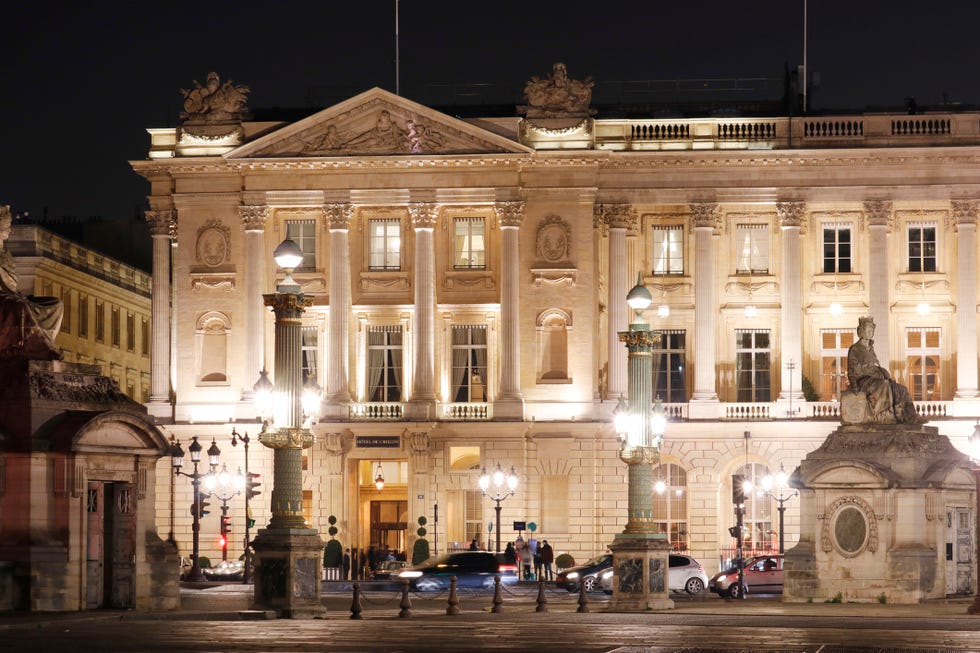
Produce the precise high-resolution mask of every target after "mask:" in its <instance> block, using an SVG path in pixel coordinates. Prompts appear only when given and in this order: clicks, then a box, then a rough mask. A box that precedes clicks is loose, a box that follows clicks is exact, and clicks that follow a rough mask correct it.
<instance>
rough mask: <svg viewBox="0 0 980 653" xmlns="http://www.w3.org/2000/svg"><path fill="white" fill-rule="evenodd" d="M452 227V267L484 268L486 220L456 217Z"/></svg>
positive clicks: (460, 268)
mask: <svg viewBox="0 0 980 653" xmlns="http://www.w3.org/2000/svg"><path fill="white" fill-rule="evenodd" d="M453 229H454V238H453V267H454V268H455V269H457V270H466V269H474V270H483V269H486V267H487V261H486V256H487V245H486V220H484V219H483V218H456V219H455V220H454V222H453Z"/></svg>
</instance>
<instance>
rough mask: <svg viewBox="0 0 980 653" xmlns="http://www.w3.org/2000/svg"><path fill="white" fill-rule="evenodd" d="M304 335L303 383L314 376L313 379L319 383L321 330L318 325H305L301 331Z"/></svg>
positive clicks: (302, 346) (302, 350)
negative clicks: (319, 341) (319, 336)
mask: <svg viewBox="0 0 980 653" xmlns="http://www.w3.org/2000/svg"><path fill="white" fill-rule="evenodd" d="M300 333H301V336H302V345H301V349H300V351H301V352H302V353H301V355H302V358H303V384H304V385H305V384H306V381H307V380H308V379H309V378H310V377H313V380H314V381H316V382H317V384H318V385H319V376H318V375H317V370H318V369H319V367H318V365H317V363H318V361H319V356H318V354H319V347H318V344H317V343H318V340H319V339H318V334H319V330H318V329H317V327H316V325H304V326H303V327H302V329H301V331H300Z"/></svg>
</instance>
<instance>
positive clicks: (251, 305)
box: [238, 206, 269, 401]
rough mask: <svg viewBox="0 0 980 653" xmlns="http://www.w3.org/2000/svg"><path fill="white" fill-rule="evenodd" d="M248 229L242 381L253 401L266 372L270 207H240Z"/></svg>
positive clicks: (244, 395)
mask: <svg viewBox="0 0 980 653" xmlns="http://www.w3.org/2000/svg"><path fill="white" fill-rule="evenodd" d="M238 214H239V215H240V216H241V218H242V228H243V229H244V230H245V339H244V340H245V342H244V345H245V351H244V356H245V362H244V365H245V370H244V375H245V376H244V377H243V379H242V383H243V386H242V400H243V401H251V400H252V398H253V395H254V392H253V391H252V386H253V385H254V384H255V381H257V380H258V378H259V372H261V371H262V370H264V369H265V310H264V308H263V303H262V286H263V285H264V284H265V282H266V278H265V259H266V256H265V252H264V251H263V244H264V238H265V223H266V220H267V219H268V217H269V207H268V206H239V207H238Z"/></svg>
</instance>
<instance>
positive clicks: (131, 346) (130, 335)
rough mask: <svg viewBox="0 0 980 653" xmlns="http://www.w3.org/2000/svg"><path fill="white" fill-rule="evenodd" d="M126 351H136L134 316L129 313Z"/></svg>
mask: <svg viewBox="0 0 980 653" xmlns="http://www.w3.org/2000/svg"><path fill="white" fill-rule="evenodd" d="M126 351H136V316H135V315H133V314H132V313H129V312H127V313H126ZM130 396H132V395H130Z"/></svg>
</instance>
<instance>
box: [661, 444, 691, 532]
mask: <svg viewBox="0 0 980 653" xmlns="http://www.w3.org/2000/svg"><path fill="white" fill-rule="evenodd" d="M653 519H654V522H656V523H657V526H658V529H659V531H660V532H661V533H666V534H667V539H668V541H669V542H670V545H671V547H672V548H673V549H674V550H675V551H685V550H687V549H688V548H689V546H690V545H689V541H688V536H687V532H688V529H687V472H686V471H684V468H683V467H681V466H680V465H676V464H674V463H661V464H660V465H657V466H656V467H654V468H653Z"/></svg>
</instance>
